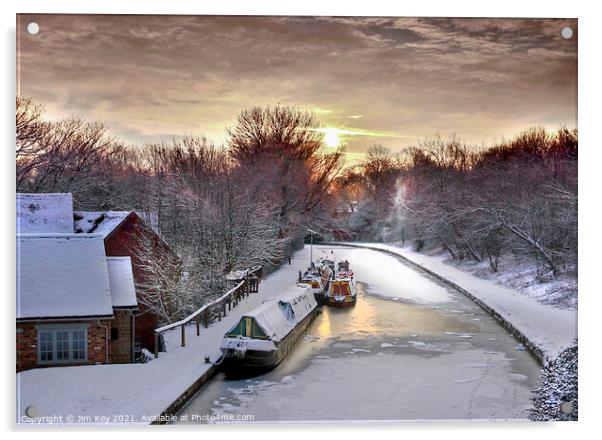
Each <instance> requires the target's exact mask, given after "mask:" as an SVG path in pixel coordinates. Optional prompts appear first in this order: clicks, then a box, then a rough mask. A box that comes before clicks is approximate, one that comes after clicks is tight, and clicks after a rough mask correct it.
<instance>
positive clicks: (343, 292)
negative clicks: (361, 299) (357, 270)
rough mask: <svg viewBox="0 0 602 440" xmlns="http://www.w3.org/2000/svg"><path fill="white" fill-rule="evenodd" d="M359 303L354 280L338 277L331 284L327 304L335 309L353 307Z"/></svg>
mask: <svg viewBox="0 0 602 440" xmlns="http://www.w3.org/2000/svg"><path fill="white" fill-rule="evenodd" d="M356 301H357V290H356V288H355V282H354V281H353V278H349V277H345V278H342V277H337V278H335V279H334V280H332V281H331V283H330V288H329V289H328V295H327V304H328V305H329V306H334V307H351V306H354V305H355V303H356Z"/></svg>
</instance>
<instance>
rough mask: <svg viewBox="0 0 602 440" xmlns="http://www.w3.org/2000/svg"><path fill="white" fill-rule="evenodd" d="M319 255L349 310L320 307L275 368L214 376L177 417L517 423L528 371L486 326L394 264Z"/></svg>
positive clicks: (474, 310)
mask: <svg viewBox="0 0 602 440" xmlns="http://www.w3.org/2000/svg"><path fill="white" fill-rule="evenodd" d="M331 251H333V252H334V256H335V259H336V260H339V259H348V260H349V261H350V263H351V266H352V268H353V269H354V271H355V274H356V280H357V284H358V301H357V305H356V306H355V307H354V308H351V309H332V308H328V307H324V308H323V311H322V313H321V314H320V315H319V316H318V317H317V318H316V320H315V321H314V323H313V324H312V325H311V327H310V328H309V331H308V333H307V336H306V337H305V339H304V340H302V341H301V342H299V344H298V345H297V347H296V350H295V351H294V352H293V353H292V354H291V355H290V356H289V358H288V359H287V360H285V361H284V362H283V363H282V364H281V365H280V366H279V367H278V368H276V369H275V370H273V371H271V372H269V373H266V374H264V375H262V376H258V377H255V378H251V379H242V380H229V379H226V378H225V377H224V376H223V375H222V374H219V375H218V376H217V377H216V378H215V379H213V380H212V381H211V382H210V383H209V384H208V385H206V386H205V387H204V388H203V389H202V390H201V392H200V393H198V394H197V396H195V398H193V399H192V400H191V401H190V403H189V404H188V405H187V406H186V407H185V408H184V409H183V410H182V412H181V413H180V415H183V414H187V415H189V417H190V418H192V416H193V415H194V416H196V417H195V418H196V420H199V416H206V415H208V416H218V417H219V416H222V417H223V416H230V415H232V416H234V417H236V416H239V417H240V416H242V417H243V418H246V419H248V418H249V417H248V416H252V418H253V419H254V420H255V421H269V420H277V421H295V420H402V419H410V420H416V419H524V418H526V410H527V409H528V408H529V407H530V406H531V401H530V397H531V390H532V389H533V388H534V387H535V386H536V384H537V380H538V377H539V367H538V365H537V363H536V362H535V360H534V359H533V358H532V357H531V356H530V355H529V354H528V352H526V351H521V350H517V346H519V342H518V341H517V340H516V339H514V337H512V336H511V335H510V334H509V333H508V332H507V331H506V330H505V329H504V328H503V327H501V326H500V325H498V324H497V323H496V321H495V320H493V319H492V318H490V317H489V315H487V314H486V313H485V312H483V311H482V310H481V309H480V308H479V307H478V306H476V305H475V304H473V303H472V302H471V301H470V300H469V299H467V298H466V297H464V296H463V295H462V294H460V293H458V292H456V291H454V290H452V289H450V288H448V287H446V286H445V285H443V284H442V283H440V282H439V281H437V280H435V279H434V278H430V277H429V276H426V275H425V274H423V273H422V272H418V271H416V270H415V269H413V268H411V267H408V266H406V265H405V264H404V263H403V262H402V261H401V260H399V259H397V258H396V257H393V256H389V255H387V254H384V253H380V252H377V251H371V250H363V249H349V248H331V247H315V248H314V256H316V255H320V254H322V253H323V252H327V253H328V254H330V252H331ZM293 282H294V280H291V284H292V283H293ZM197 423H198V422H197Z"/></svg>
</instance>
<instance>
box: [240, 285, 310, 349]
mask: <svg viewBox="0 0 602 440" xmlns="http://www.w3.org/2000/svg"><path fill="white" fill-rule="evenodd" d="M281 302H284V303H288V304H290V305H291V307H292V309H293V311H294V320H289V319H287V318H286V315H285V314H284V312H283V310H282V308H281V307H280V303H281ZM316 307H317V303H316V300H315V298H314V295H313V294H312V293H311V287H310V286H308V285H307V284H297V285H295V286H292V287H290V288H289V289H287V290H285V291H284V292H282V293H281V294H279V295H276V296H274V297H272V298H270V299H268V300H267V301H265V302H264V303H263V304H261V305H260V306H259V307H257V308H256V309H254V310H251V311H250V312H249V313H246V314H245V315H244V316H246V317H249V318H253V319H255V321H256V322H257V323H258V324H259V325H260V326H261V328H262V329H263V330H264V332H265V333H266V335H268V336H269V337H271V338H272V339H275V340H282V339H283V338H284V337H285V336H286V335H288V334H289V333H290V331H291V330H293V329H294V328H295V326H296V325H297V324H298V323H299V322H301V321H302V320H303V318H305V317H306V316H307V315H309V313H310V312H311V311H312V310H313V309H315V308H316Z"/></svg>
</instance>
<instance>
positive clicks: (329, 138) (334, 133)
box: [324, 127, 341, 148]
mask: <svg viewBox="0 0 602 440" xmlns="http://www.w3.org/2000/svg"><path fill="white" fill-rule="evenodd" d="M324 144H325V145H326V146H327V147H328V148H337V147H338V146H340V145H341V139H340V138H339V134H338V130H337V129H336V128H331V127H327V128H325V129H324Z"/></svg>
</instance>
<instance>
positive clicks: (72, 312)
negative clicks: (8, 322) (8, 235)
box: [17, 234, 113, 319]
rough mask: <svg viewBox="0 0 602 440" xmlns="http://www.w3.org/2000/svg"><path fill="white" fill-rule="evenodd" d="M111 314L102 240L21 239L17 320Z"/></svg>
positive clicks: (41, 236) (96, 237) (73, 237)
mask: <svg viewBox="0 0 602 440" xmlns="http://www.w3.org/2000/svg"><path fill="white" fill-rule="evenodd" d="M111 315H113V308H112V301H111V288H110V283H109V272H108V269H107V259H106V255H105V248H104V241H103V238H102V236H101V235H97V234H36V235H32V234H21V235H17V319H25V318H58V317H69V318H73V317H87V316H111Z"/></svg>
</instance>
